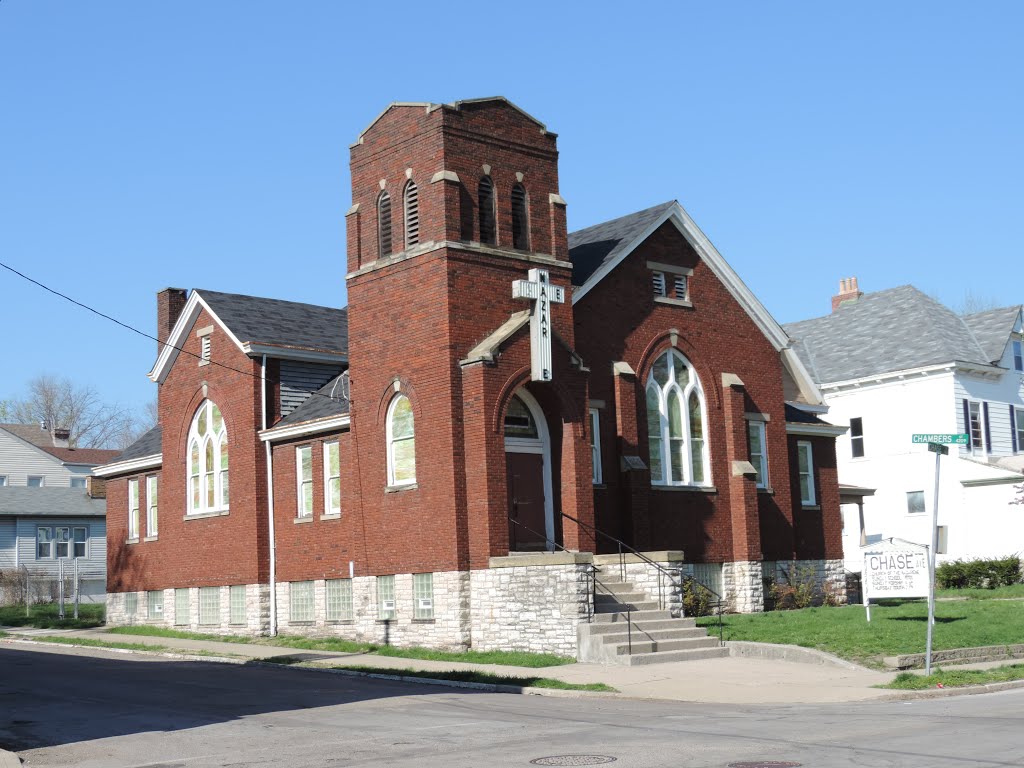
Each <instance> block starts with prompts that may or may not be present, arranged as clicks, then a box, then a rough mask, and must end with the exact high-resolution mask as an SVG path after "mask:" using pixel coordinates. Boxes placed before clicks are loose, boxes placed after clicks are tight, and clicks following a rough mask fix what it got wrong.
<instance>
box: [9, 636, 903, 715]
mask: <svg viewBox="0 0 1024 768" xmlns="http://www.w3.org/2000/svg"><path fill="white" fill-rule="evenodd" d="M5 631H6V632H8V633H9V634H11V635H14V636H20V637H23V638H25V639H31V638H32V637H33V636H39V635H50V636H53V635H56V636H60V637H66V638H69V639H72V638H83V639H92V640H103V641H105V642H122V643H139V644H143V645H153V646H164V647H167V648H174V649H175V650H177V651H180V652H181V653H183V654H188V653H190V652H192V653H194V652H196V651H199V652H202V653H205V654H223V655H224V656H231V657H243V658H245V659H254V660H259V659H272V658H274V657H281V656H290V657H297V658H300V659H302V660H303V661H307V662H310V663H312V664H317V665H324V666H335V665H344V666H367V667H379V668H387V669H389V670H395V671H396V672H400V671H402V670H410V669H412V670H420V671H449V670H474V671H478V672H486V673H489V674H494V675H510V676H515V677H548V678H554V679H556V680H562V681H564V682H567V683H605V684H607V685H610V686H612V687H614V688H616V689H617V690H618V691H619V692H620V693H622V694H623V695H625V696H629V697H634V698H655V699H673V700H677V701H694V702H713V703H722V704H758V703H761V704H784V703H788V704H797V703H825V702H844V701H863V700H866V699H876V698H884V697H886V696H889V695H891V693H892V692H891V691H887V690H881V689H878V688H873V687H872V686H875V685H878V684H881V683H886V682H888V681H890V680H892V678H893V677H894V674H893V673H890V672H875V671H872V670H868V669H863V668H860V667H855V666H852V665H851V666H849V667H847V668H843V667H837V666H836V667H834V666H827V665H820V664H804V663H797V662H791V661H777V660H768V659H759V658H732V657H727V658H721V659H702V660H699V661H681V662H670V663H666V664H652V665H649V666H641V667H620V666H605V665H601V664H585V663H578V664H567V665H565V666H560V667H539V668H537V667H510V666H503V665H496V664H468V663H464V662H450V661H430V660H420V659H406V658H394V657H389V656H379V655H376V654H369V653H339V652H334V651H306V650H301V649H295V648H286V647H282V646H271V645H256V644H244V643H225V642H218V641H213V640H187V639H179V638H171V637H147V636H145V635H117V634H110V633H107V632H105V631H103V630H102V629H89V630H40V629H24V628H16V627H15V628H8V629H5Z"/></svg>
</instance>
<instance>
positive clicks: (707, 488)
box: [651, 485, 718, 493]
mask: <svg viewBox="0 0 1024 768" xmlns="http://www.w3.org/2000/svg"><path fill="white" fill-rule="evenodd" d="M651 490H652V491H681V492H683V493H718V489H717V488H716V487H715V486H713V485H652V486H651Z"/></svg>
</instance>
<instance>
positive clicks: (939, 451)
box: [912, 433, 970, 675]
mask: <svg viewBox="0 0 1024 768" xmlns="http://www.w3.org/2000/svg"><path fill="white" fill-rule="evenodd" d="M912 440H913V442H914V443H918V444H920V443H927V444H928V450H929V451H931V452H932V453H934V454H935V495H934V496H932V536H931V539H932V546H931V551H930V552H929V553H928V555H929V556H928V639H927V641H926V643H925V651H924V673H925V674H926V675H930V674H931V673H932V634H933V633H934V631H935V555H936V553H937V552H938V549H939V459H940V457H942V456H943V455H945V454H948V453H949V446H950V445H970V436H969V435H967V434H965V433H953V434H935V435H929V434H915V435H914V436H913V438H912Z"/></svg>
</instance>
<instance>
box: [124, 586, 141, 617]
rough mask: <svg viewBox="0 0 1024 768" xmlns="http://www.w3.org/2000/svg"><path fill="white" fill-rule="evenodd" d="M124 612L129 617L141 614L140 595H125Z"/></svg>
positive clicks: (133, 593) (131, 593) (136, 593)
mask: <svg viewBox="0 0 1024 768" xmlns="http://www.w3.org/2000/svg"><path fill="white" fill-rule="evenodd" d="M124 612H125V613H126V614H127V615H128V616H135V615H136V614H137V613H138V612H139V594H138V592H125V594H124Z"/></svg>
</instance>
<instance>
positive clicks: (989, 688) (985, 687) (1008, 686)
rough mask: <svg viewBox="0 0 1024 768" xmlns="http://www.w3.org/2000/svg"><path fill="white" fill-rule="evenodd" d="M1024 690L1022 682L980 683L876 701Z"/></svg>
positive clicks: (886, 697) (900, 695) (905, 693)
mask: <svg viewBox="0 0 1024 768" xmlns="http://www.w3.org/2000/svg"><path fill="white" fill-rule="evenodd" d="M1018 688H1024V680H1008V681H1006V682H1004V683H982V684H981V685H961V686H957V687H955V688H929V689H927V690H924V691H896V692H895V693H893V694H892V695H891V696H883V697H882V698H880V699H878V701H911V700H913V699H943V698H946V697H948V696H977V695H978V694H979V693H998V692H999V691H1012V690H1015V689H1018Z"/></svg>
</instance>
